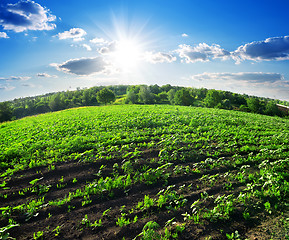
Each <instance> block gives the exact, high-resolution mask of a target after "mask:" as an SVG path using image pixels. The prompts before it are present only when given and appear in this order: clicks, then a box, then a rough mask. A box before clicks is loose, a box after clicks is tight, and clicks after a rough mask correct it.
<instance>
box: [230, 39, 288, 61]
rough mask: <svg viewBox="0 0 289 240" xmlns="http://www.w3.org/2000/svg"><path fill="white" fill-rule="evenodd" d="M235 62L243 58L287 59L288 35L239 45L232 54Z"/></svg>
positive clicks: (260, 59) (254, 59)
mask: <svg viewBox="0 0 289 240" xmlns="http://www.w3.org/2000/svg"><path fill="white" fill-rule="evenodd" d="M232 56H233V58H234V59H235V60H236V61H237V62H241V61H244V60H253V61H262V60H264V61H270V60H288V59H289V36H283V37H273V38H267V39H266V40H264V41H256V42H251V43H247V44H245V45H243V46H240V47H239V48H238V49H237V50H236V51H235V52H233V54H232Z"/></svg>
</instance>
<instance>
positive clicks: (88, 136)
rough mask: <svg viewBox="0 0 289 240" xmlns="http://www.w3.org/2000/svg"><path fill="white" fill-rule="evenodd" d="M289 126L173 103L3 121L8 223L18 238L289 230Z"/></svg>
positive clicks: (281, 234) (221, 235)
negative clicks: (169, 104)
mask: <svg viewBox="0 0 289 240" xmlns="http://www.w3.org/2000/svg"><path fill="white" fill-rule="evenodd" d="M288 126H289V120H286V119H280V118H274V117H268V116H261V115H255V114H249V113H243V112H235V111H226V110H220V109H206V108H194V107H180V106H178V107H176V106H165V105H161V106H158V105H150V106H138V105H122V106H106V107H86V108H78V109H69V110H65V111H61V112H55V113H49V114H44V115H38V116H34V117H28V118H24V119H21V120H17V121H14V122H8V123H3V124H1V125H0V162H1V169H2V175H1V190H0V191H1V192H0V194H1V196H0V197H1V203H0V207H1V212H2V214H1V220H0V226H13V225H14V224H19V226H14V227H13V228H11V229H8V230H7V231H6V232H7V233H8V232H9V233H10V235H11V236H13V237H16V238H17V239H31V238H33V237H34V239H41V238H43V239H54V238H55V239H96V238H97V239H122V238H123V237H124V238H125V239H133V238H135V237H136V239H150V238H149V236H152V237H153V238H152V239H173V238H177V239H208V238H209V237H212V239H228V238H229V237H232V238H231V239H233V237H235V239H237V237H238V235H240V236H241V239H243V238H251V239H254V237H255V236H257V237H259V238H260V239H267V238H270V237H273V238H274V237H276V238H277V239H278V238H284V239H285V237H288V236H286V231H287V232H288V221H287V220H286V212H284V215H283V216H282V215H280V214H281V213H282V211H284V209H285V207H286V202H285V200H286V198H288V193H289V183H288V181H289V180H288V179H289V173H288V169H289V158H288V155H289V151H288V148H289V146H288V141H289V136H288V135H289V129H288ZM272 218H273V220H272V221H273V224H272V222H270V223H268V221H269V219H272ZM287 218H288V216H287ZM274 221H275V222H274ZM271 226H274V227H271ZM276 226H277V227H276ZM261 227H262V229H261V230H260V231H259V232H258V229H259V228H261ZM264 227H265V228H266V227H267V228H268V229H267V231H266V232H264V231H263V228H264ZM286 227H287V229H286ZM236 231H237V232H236ZM262 232H263V233H262ZM274 234H275V235H274Z"/></svg>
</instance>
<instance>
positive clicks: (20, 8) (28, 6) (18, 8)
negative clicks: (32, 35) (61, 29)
mask: <svg viewBox="0 0 289 240" xmlns="http://www.w3.org/2000/svg"><path fill="white" fill-rule="evenodd" d="M55 20H56V16H54V15H52V14H51V13H50V12H49V10H48V9H46V8H44V7H42V6H41V5H40V4H38V3H35V2H34V1H30V0H22V1H19V2H17V3H15V4H7V5H6V6H0V25H2V26H3V28H4V29H5V30H13V31H14V32H23V31H26V30H52V29H54V28H55V27H56V25H55V24H54V23H51V22H53V21H55Z"/></svg>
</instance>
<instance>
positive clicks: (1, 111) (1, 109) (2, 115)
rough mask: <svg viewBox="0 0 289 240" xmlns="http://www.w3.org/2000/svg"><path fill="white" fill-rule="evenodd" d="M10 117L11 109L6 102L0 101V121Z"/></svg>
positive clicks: (7, 119)
mask: <svg viewBox="0 0 289 240" xmlns="http://www.w3.org/2000/svg"><path fill="white" fill-rule="evenodd" d="M11 118H12V109H11V106H10V104H9V103H8V102H2V103H0V122H5V121H9V120H11Z"/></svg>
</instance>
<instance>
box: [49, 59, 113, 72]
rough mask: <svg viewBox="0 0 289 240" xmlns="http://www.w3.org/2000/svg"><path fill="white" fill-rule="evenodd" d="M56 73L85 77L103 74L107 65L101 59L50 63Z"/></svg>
mask: <svg viewBox="0 0 289 240" xmlns="http://www.w3.org/2000/svg"><path fill="white" fill-rule="evenodd" d="M50 65H51V66H53V67H55V68H56V69H57V70H58V71H62V72H65V73H71V74H75V75H80V76H87V75H91V74H96V73H105V71H106V68H107V66H108V64H107V63H106V62H105V61H104V60H103V58H101V57H95V58H79V59H70V60H68V61H66V62H64V63H61V64H56V63H52V64H50Z"/></svg>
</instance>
